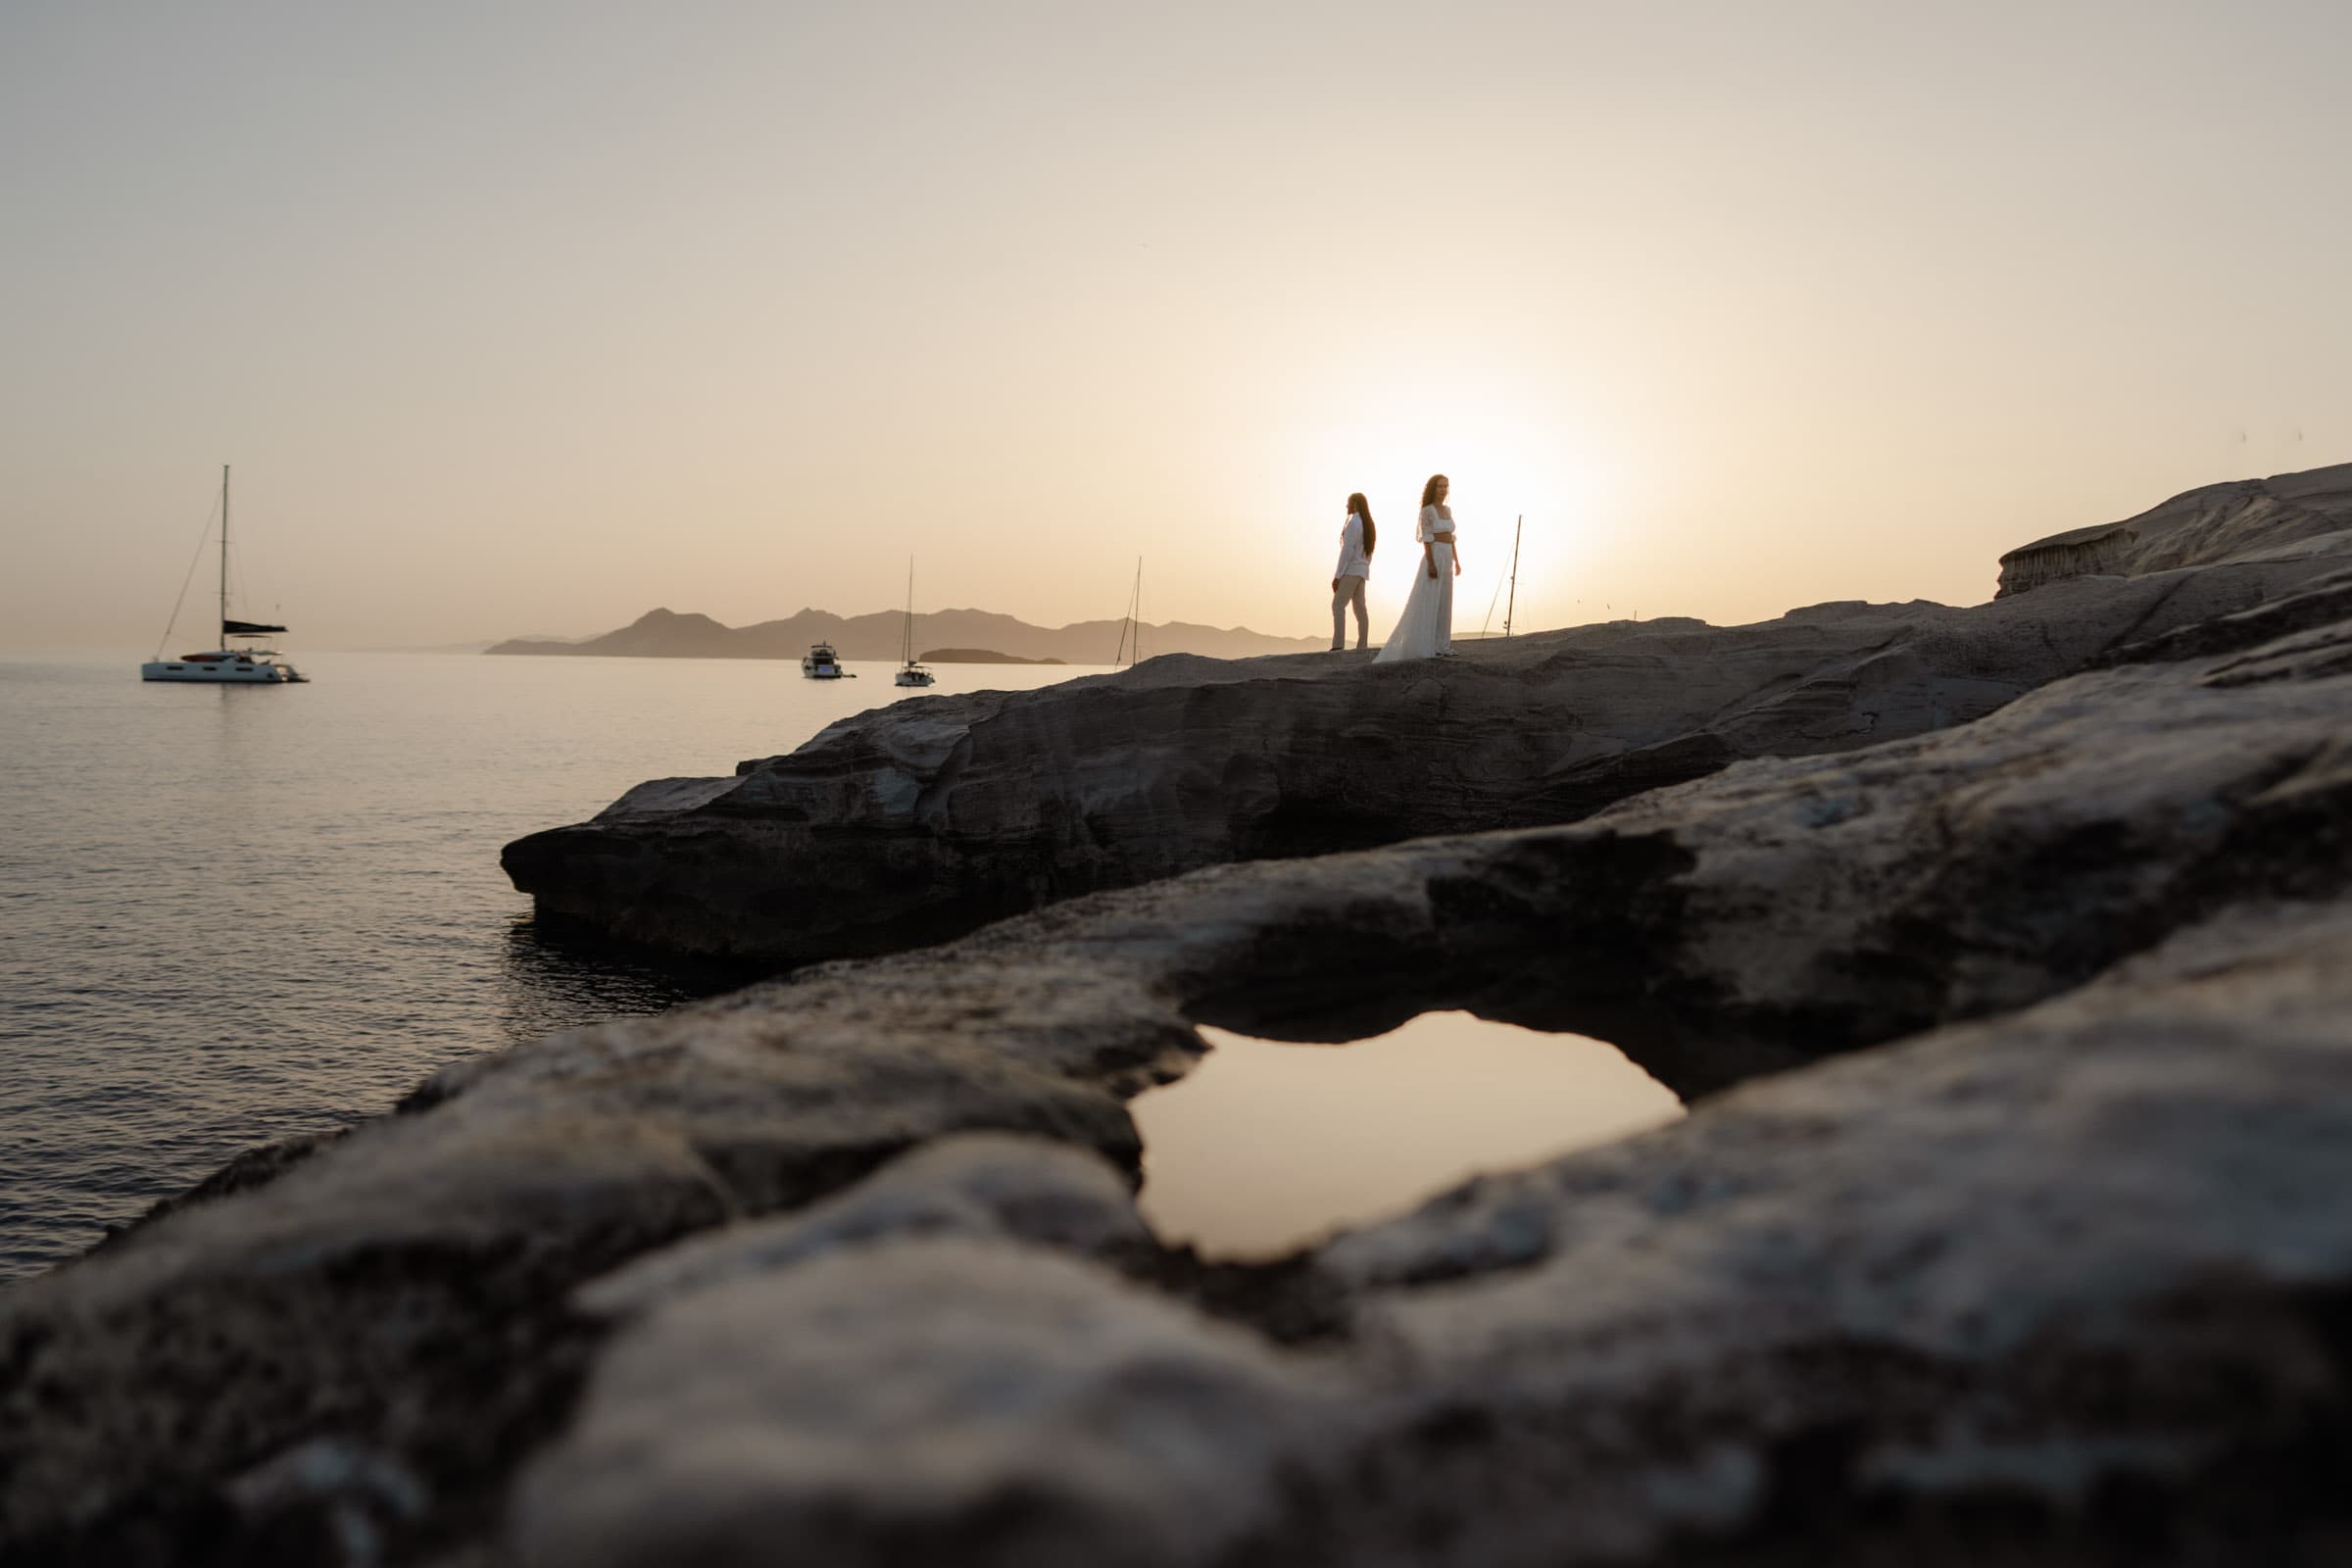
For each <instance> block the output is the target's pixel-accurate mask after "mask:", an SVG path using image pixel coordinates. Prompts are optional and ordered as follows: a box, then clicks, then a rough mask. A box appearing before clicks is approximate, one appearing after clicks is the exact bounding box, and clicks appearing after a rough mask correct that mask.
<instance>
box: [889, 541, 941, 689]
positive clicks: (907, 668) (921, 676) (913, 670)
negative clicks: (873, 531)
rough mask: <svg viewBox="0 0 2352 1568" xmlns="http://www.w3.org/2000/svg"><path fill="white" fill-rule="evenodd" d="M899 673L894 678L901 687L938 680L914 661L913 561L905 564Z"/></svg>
mask: <svg viewBox="0 0 2352 1568" xmlns="http://www.w3.org/2000/svg"><path fill="white" fill-rule="evenodd" d="M899 659H900V661H901V662H900V664H899V673H898V674H897V676H896V677H894V678H895V679H896V680H897V681H898V683H899V684H900V685H901V686H928V685H930V684H931V683H932V682H933V681H934V680H936V679H938V678H939V677H937V676H936V675H933V674H932V673H931V672H930V671H929V670H927V669H925V668H924V667H923V666H922V665H921V664H918V663H916V662H915V659H914V561H913V558H912V557H909V558H908V559H907V630H906V632H905V634H904V635H902V636H901V637H900V639H899Z"/></svg>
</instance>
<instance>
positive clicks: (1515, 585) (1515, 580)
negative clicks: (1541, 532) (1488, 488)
mask: <svg viewBox="0 0 2352 1568" xmlns="http://www.w3.org/2000/svg"><path fill="white" fill-rule="evenodd" d="M1526 526H1527V514H1526V513H1524V512H1523V513H1521V514H1519V520H1518V521H1517V522H1514V523H1512V524H1511V601H1510V603H1509V604H1507V605H1505V606H1503V607H1502V634H1503V635H1504V636H1505V637H1508V636H1509V635H1510V634H1511V614H1512V613H1513V612H1514V611H1516V610H1517V609H1518V608H1519V532H1520V530H1521V529H1523V528H1525V527H1526Z"/></svg>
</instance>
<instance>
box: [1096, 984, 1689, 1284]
mask: <svg viewBox="0 0 2352 1568" xmlns="http://www.w3.org/2000/svg"><path fill="white" fill-rule="evenodd" d="M1201 1039H1203V1040H1205V1041H1207V1042H1208V1044H1209V1046H1210V1048H1211V1049H1210V1051H1209V1053H1208V1055H1207V1056H1206V1057H1205V1058H1204V1059H1203V1060H1202V1061H1201V1064H1200V1065H1199V1066H1198V1067H1195V1068H1194V1069H1193V1070H1192V1072H1191V1073H1190V1074H1189V1075H1187V1076H1186V1077H1184V1078H1182V1079H1180V1080H1179V1081H1177V1082H1176V1083H1173V1084H1168V1085H1165V1086H1163V1087H1161V1088H1158V1089H1152V1090H1147V1091H1146V1092H1144V1093H1143V1094H1141V1095H1138V1096H1136V1098H1135V1099H1134V1100H1132V1101H1130V1102H1129V1103H1128V1106H1127V1108H1128V1110H1129V1112H1130V1113H1131V1114H1132V1115H1133V1116H1134V1117H1135V1124H1136V1127H1137V1129H1138V1130H1139V1131H1140V1132H1141V1133H1142V1135H1143V1140H1144V1189H1143V1193H1142V1196H1141V1198H1140V1200H1139V1201H1140V1203H1141V1205H1142V1208H1143V1213H1144V1218H1145V1219H1146V1220H1148V1221H1149V1222H1150V1223H1151V1225H1152V1229H1153V1230H1154V1231H1156V1232H1157V1233H1158V1234H1159V1237H1160V1239H1161V1240H1162V1241H1165V1242H1168V1243H1170V1244H1174V1245H1182V1244H1187V1243H1189V1244H1190V1245H1192V1246H1193V1247H1194V1248H1196V1249H1197V1250H1199V1251H1200V1252H1201V1254H1202V1255H1203V1256H1206V1257H1215V1258H1229V1259H1238V1258H1263V1257H1272V1256H1277V1255H1280V1254H1282V1253H1285V1252H1289V1251H1293V1250H1297V1249H1298V1248H1299V1247H1302V1246H1305V1245H1307V1244H1309V1243H1312V1242H1317V1241H1320V1240H1322V1239H1323V1238H1324V1237H1326V1236H1329V1235H1330V1234H1331V1233H1332V1232H1334V1231H1338V1230H1344V1229H1348V1228H1351V1227H1354V1226H1358V1225H1361V1224H1363V1223H1365V1222H1366V1221H1369V1220H1376V1219H1386V1218H1389V1217H1390V1216H1392V1215H1395V1214H1400V1213H1405V1212H1408V1211H1409V1210H1411V1209H1412V1208H1413V1207H1415V1206H1416V1205H1417V1204H1419V1203H1420V1201H1422V1200H1423V1199H1426V1198H1429V1197H1431V1196H1433V1195H1434V1194H1437V1193H1440V1192H1443V1191H1445V1190H1446V1188H1448V1187H1452V1186H1454V1185H1456V1184H1457V1183H1459V1182H1461V1181H1462V1180H1464V1179H1465V1178H1467V1177H1470V1176H1473V1175H1476V1174H1478V1173H1480V1172H1482V1171H1502V1170H1513V1169H1517V1168H1520V1167H1523V1166H1527V1165H1535V1164H1541V1163H1542V1162H1543V1161H1544V1160H1546V1159H1550V1158H1552V1157H1554V1156H1556V1155H1559V1154H1562V1153H1565V1152H1568V1151H1570V1150H1574V1149H1584V1148H1589V1147H1591V1146H1592V1145H1594V1144H1603V1143H1608V1142H1610V1141H1611V1140H1613V1139H1617V1138H1623V1137H1625V1136H1627V1135H1628V1134H1630V1133H1636V1132H1641V1131H1642V1130H1643V1129H1645V1128H1650V1127H1655V1126H1657V1125H1659V1124H1660V1123H1662V1122H1668V1121H1672V1120H1674V1119H1675V1118H1676V1117H1678V1116H1680V1115H1682V1114H1683V1106H1682V1102H1681V1101H1679V1100H1677V1099H1676V1098H1675V1097H1674V1094H1673V1092H1672V1091H1671V1090H1669V1089H1667V1088H1666V1087H1665V1086H1664V1085H1663V1084H1660V1083H1659V1082H1658V1081H1657V1080H1656V1079H1654V1078H1652V1077H1650V1076H1649V1074H1647V1073H1645V1072H1643V1071H1642V1069H1641V1068H1639V1067H1637V1066H1635V1065H1634V1064H1633V1063H1632V1062H1631V1061H1628V1060H1627V1059H1626V1057H1625V1054H1624V1053H1622V1052H1620V1051H1619V1050H1618V1049H1617V1048H1616V1047H1615V1046H1612V1045H1609V1044H1607V1043H1606V1042H1604V1041H1599V1040H1593V1039H1589V1038H1587V1037H1586V1036H1583V1035H1558V1034H1542V1033H1539V1032H1538V1031H1536V1030H1533V1029H1522V1028H1519V1027H1518V1026H1517V1025H1515V1024H1507V1023H1493V1022H1490V1021H1488V1020H1487V1019H1484V1018H1478V1017H1474V1016H1472V1015H1471V1014H1469V1013H1466V1012H1425V1013H1423V1014H1421V1016H1419V1017H1418V1018H1415V1019H1413V1020H1412V1021H1411V1022H1409V1023H1407V1024H1405V1025H1404V1026H1403V1027H1402V1028H1400V1029H1393V1030H1391V1031H1390V1032H1389V1033H1387V1034H1385V1035H1376V1036H1374V1037H1373V1038H1371V1039H1369V1040H1359V1041H1356V1042H1354V1043H1353V1044H1350V1045H1343V1046H1330V1045H1312V1046H1306V1045H1292V1044H1288V1043H1285V1042H1282V1041H1275V1040H1252V1039H1250V1037H1249V1036H1247V1035H1237V1034H1231V1033H1228V1032H1227V1031H1225V1030H1222V1029H1211V1028H1208V1027H1206V1026H1205V1025H1204V1026H1202V1028H1201Z"/></svg>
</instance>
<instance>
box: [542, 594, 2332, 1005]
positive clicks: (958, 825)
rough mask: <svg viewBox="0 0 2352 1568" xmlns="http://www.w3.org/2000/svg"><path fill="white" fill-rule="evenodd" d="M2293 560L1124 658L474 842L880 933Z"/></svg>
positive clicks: (846, 725)
mask: <svg viewBox="0 0 2352 1568" xmlns="http://www.w3.org/2000/svg"><path fill="white" fill-rule="evenodd" d="M2313 575H2314V573H2313V570H2312V567H2311V565H2310V564H2309V563H2308V562H2303V561H2290V562H2274V563H2261V564H2249V565H2242V566H2230V567H2224V568H2212V569H2206V570H2201V571H2195V572H2185V573H2179V574H2173V575H2169V576H2153V577H2143V578H2139V579H2135V580H2132V581H2130V582H2113V581H2079V582H2073V583H2067V584H2063V585H2059V586H2055V587H2052V588H2050V589H2048V590H2046V591H2044V592H2042V593H2039V594H2036V595H2034V597H2033V598H2032V600H2030V601H2016V602H2011V601H2004V602H2002V603H2000V604H1996V605H1991V606H1983V607H1978V608H1976V609H1970V610H1955V609H1951V608H1948V607H1945V606H1940V605H1930V604H1910V605H1877V606H1873V605H1862V604H1836V605H1819V606H1814V607H1812V608H1810V609H1807V610H1800V611H1795V612H1791V613H1789V614H1788V615H1786V616H1783V617H1782V618H1781V619H1779V620H1775V621H1767V622H1763V623H1760V624H1758V625H1753V626H1734V627H1715V626H1708V625H1705V624H1703V623H1701V622H1697V621H1690V620H1666V621H1653V622H1644V623H1640V624H1632V623H1622V622H1621V623H1616V624H1612V625H1607V626H1588V627H1582V628H1578V629H1575V630H1571V631H1562V632H1550V633H1544V634H1541V635H1538V636H1533V637H1526V638H1521V639H1518V640H1516V641H1514V642H1511V643H1508V644H1502V643H1490V644H1472V645H1466V646H1465V649H1464V654H1463V657H1462V658H1460V659H1458V660H1453V661H1446V662H1424V663H1419V664H1408V665H1402V666H1382V667H1377V668H1376V667H1373V666H1371V665H1369V664H1367V663H1366V662H1363V661H1362V660H1360V659H1356V658H1350V657H1349V656H1346V655H1338V656H1333V655H1314V656H1296V657H1288V658H1281V659H1263V660H1252V661H1245V662H1215V661H1206V660H1195V659H1161V660H1153V661H1152V662H1150V663H1148V664H1146V665H1144V666H1142V667H1141V668H1139V669H1137V670H1135V671H1132V672H1129V673H1126V674H1122V675H1118V676H1106V677H1097V678H1092V679H1085V680H1078V681H1072V682H1069V683H1066V684H1064V685H1061V686H1056V687H1053V688H1050V689H1047V690H1044V691H1037V692H1024V693H1015V694H1007V693H994V692H984V693H977V694H974V695H971V696H962V697H924V698H917V699H914V700H911V701H907V702H902V703H897V704H894V705H892V706H890V707H887V708H883V709H879V710H876V711H872V712H868V713H865V714H861V715H859V716H858V717H857V718H854V719H849V720H845V721H843V722H842V723H839V724H835V725H834V726H832V727H831V728H829V729H827V730H826V731H825V732H824V733H823V734H821V735H819V736H817V737H816V738H815V739H814V740H811V741H810V742H809V744H807V745H806V746H804V747H802V748H801V749H800V750H799V751H797V752H794V753H792V754H791V755H789V756H784V757H774V758H767V759H763V760H756V761H750V762H745V763H742V764H741V765H740V766H739V767H738V769H737V772H736V775H735V776H734V777H732V778H702V779H664V780H658V781H656V782H653V783H649V784H645V785H641V786H639V787H638V788H637V789H635V790H632V791H631V792H630V793H629V794H628V795H626V796H624V797H622V798H621V800H619V801H618V802H616V803H615V804H614V805H613V807H611V808H610V809H607V810H606V811H604V812H603V813H602V814H601V815H599V816H598V817H597V818H596V819H595V820H593V821H591V822H587V823H583V824H580V825H578V826H575V827H565V828H558V829H554V830H552V831H549V832H543V833H535V834H532V835H531V836H529V837H527V838H523V839H519V840H517V841H515V843H513V844H511V845H509V846H508V847H507V849H506V852H505V855H504V864H505V866H506V868H507V871H508V873H509V875H510V876H512V877H513V878H514V881H515V886H516V887H518V888H520V889H522V890H523V891H525V892H527V893H529V894H531V895H532V896H533V898H534V900H535V901H536V904H537V907H538V908H539V910H540V911H541V913H542V914H544V915H547V916H550V917H560V918H564V919H569V920H574V921H581V922H586V923H587V924H589V925H591V926H594V927H596V928H598V929H600V930H602V931H604V932H606V933H609V934H612V935H614V936H618V937H621V938H625V939H628V940H631V941H637V942H644V943H650V944H654V945H658V946H663V947H668V948H673V949H682V950H688V951H696V952H705V953H719V954H727V955H735V956H749V957H753V958H759V959H764V960H769V961H774V962H777V963H787V964H788V963H799V962H806V961H809V960H812V959H821V958H827V957H836V956H858V955H865V954H873V953H882V952H891V951H897V950H900V949H903V948H906V947H908V946H911V945H915V944H917V943H922V942H932V941H941V940H946V939H948V938H951V937H954V936H956V935H959V934H961V933H963V932H965V931H969V930H972V929H973V928H975V927H977V926H979V925H981V924H984V923H985V922H987V921H989V920H992V919H999V918H1003V917H1005V916H1007V915H1011V914H1017V913H1019V912H1021V911H1024V910H1027V909H1033V908H1036V907H1040V906H1042V905H1046V904H1051V903H1054V902H1055V901H1057V900H1061V899H1067V898H1073V897H1077V896H1080V895H1083V894H1088V893H1093V892H1099V891H1102V890H1104V889H1109V888H1120V887H1131V886H1135V885H1137V884H1140V883H1145V882H1151V881H1155V880H1158V879H1160V878H1164V877H1168V876H1173V875H1177V874H1180V873H1182V872H1185V871H1189V870H1193V869H1196V868H1198V867H1201V866H1204V865H1214V864H1222V863H1225V862H1228V861H1233V860H1247V859H1258V858H1289V857H1299V856H1308V855H1322V854H1330V853H1333V852H1336V851H1343V850H1350V849H1361V848H1369V847H1372V846H1375V845H1380V844H1389V843H1395V842H1397V841H1398V840H1402V839H1408V838H1415V837H1422V836H1427V835H1431V834H1440V833H1450V832H1463V831H1474V830H1482V829H1491V828H1506V827H1524V826H1532V825H1538V824H1544V823H1557V822H1569V821H1575V820H1578V819H1580V818H1583V817H1586V816H1589V815H1591V814H1592V813H1593V812H1594V811H1597V810H1601V809H1605V808H1606V807H1608V806H1610V805H1612V804H1614V803H1615V802H1617V801H1620V800H1624V799H1626V798H1628V797H1630V796H1633V795H1637V794H1640V793H1641V792H1642V791H1645V790H1650V789H1654V788H1657V787H1659V786H1661V785H1668V784H1675V783H1680V782H1683V781H1685V780H1689V779H1693V778H1699V777H1703V776H1705V775H1706V774H1709V773H1712V772H1714V771H1716V770H1717V769H1719V768H1721V767H1723V766H1725V765H1727V764H1728V763H1731V762H1733V761H1736V760H1740V759H1742V758H1753V757H1802V756H1810V755H1815V754H1819V753H1825V752H1837V751H1843V750H1848V749H1851V748H1853V747H1856V746H1864V745H1870V744H1873V743H1876V742H1882V741H1886V740H1890V739H1898V738H1901V737H1904V736H1911V735H1919V734H1925V733H1929V732H1932V731H1935V730H1938V729H1943V728H1947V727H1949V726H1952V725H1955V724H1962V723H1966V722H1968V721H1969V720H1972V719H1975V718H1978V717H1981V716H1983V715H1984V714H1985V713H1988V712H1991V711H1993V710H1995V709H1997V708H1999V707H2000V706H2001V705H2003V704H2004V703H2007V702H2009V701H2011V700H2012V699H2014V698H2016V697H2017V696H2018V695H2019V694H2021V693H2023V692H2027V691H2030V690H2033V689H2034V688H2035V687H2038V686H2041V685H2043V684H2045V683H2047V682H2049V681H2051V680H2054V679H2057V678H2059V677H2061V676H2063V675H2067V674H2071V673H2073V672H2075V671H2077V670H2079V669H2082V668H2083V667H2084V666H2085V665H2086V664H2088V663H2090V662H2092V661H2094V660H2096V659H2098V658H2100V657H2101V656H2103V655H2106V654H2109V653H2111V652H2112V651H2113V650H2115V649H2116V648H2118V647H2119V646H2121V645H2123V644H2125V643H2129V642H2132V641H2136V640H2143V639H2145V638H2148V637H2151V636H2155V635H2159V634H2162V633H2164V632H2166V631H2169V630H2172V629H2175V628H2178V627H2181V626H2184V625H2189V624H2193V623H2201V622H2204V621H2207V620H2210V619H2212V618H2214V617H2216V616H2219V615H2223V614H2227V613H2232V612H2237V611H2243V610H2247V609H2250V608H2252V607H2254V606H2257V605H2259V604H2262V603H2264V602H2266V601H2268V600H2270V599H2272V598H2274V597H2276V596H2278V595H2279V594H2282V593H2286V592H2290V591H2293V590H2295V589H2297V588H2300V587H2302V586H2304V585H2306V584H2308V583H2309V581H2310V580H2311V578H2312V576H2313ZM852 890H854V892H853V891H852Z"/></svg>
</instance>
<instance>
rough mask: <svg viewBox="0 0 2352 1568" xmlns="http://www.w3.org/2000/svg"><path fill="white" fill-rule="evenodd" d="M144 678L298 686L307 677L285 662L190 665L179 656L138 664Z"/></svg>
mask: <svg viewBox="0 0 2352 1568" xmlns="http://www.w3.org/2000/svg"><path fill="white" fill-rule="evenodd" d="M139 679H141V680H192V681H201V682H203V683H204V684H205V685H207V686H295V685H300V684H301V683H302V682H304V681H305V680H307V679H309V677H308V676H305V675H298V674H296V673H295V672H294V671H293V669H291V668H290V667H288V666H287V665H284V664H256V665H253V666H251V667H249V668H245V669H238V668H236V667H235V666H233V665H232V666H230V667H228V668H225V669H223V668H222V667H221V666H220V665H218V664H191V663H187V662H184V661H181V660H176V659H159V660H157V661H155V662H152V663H146V664H141V665H140V666H139Z"/></svg>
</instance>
